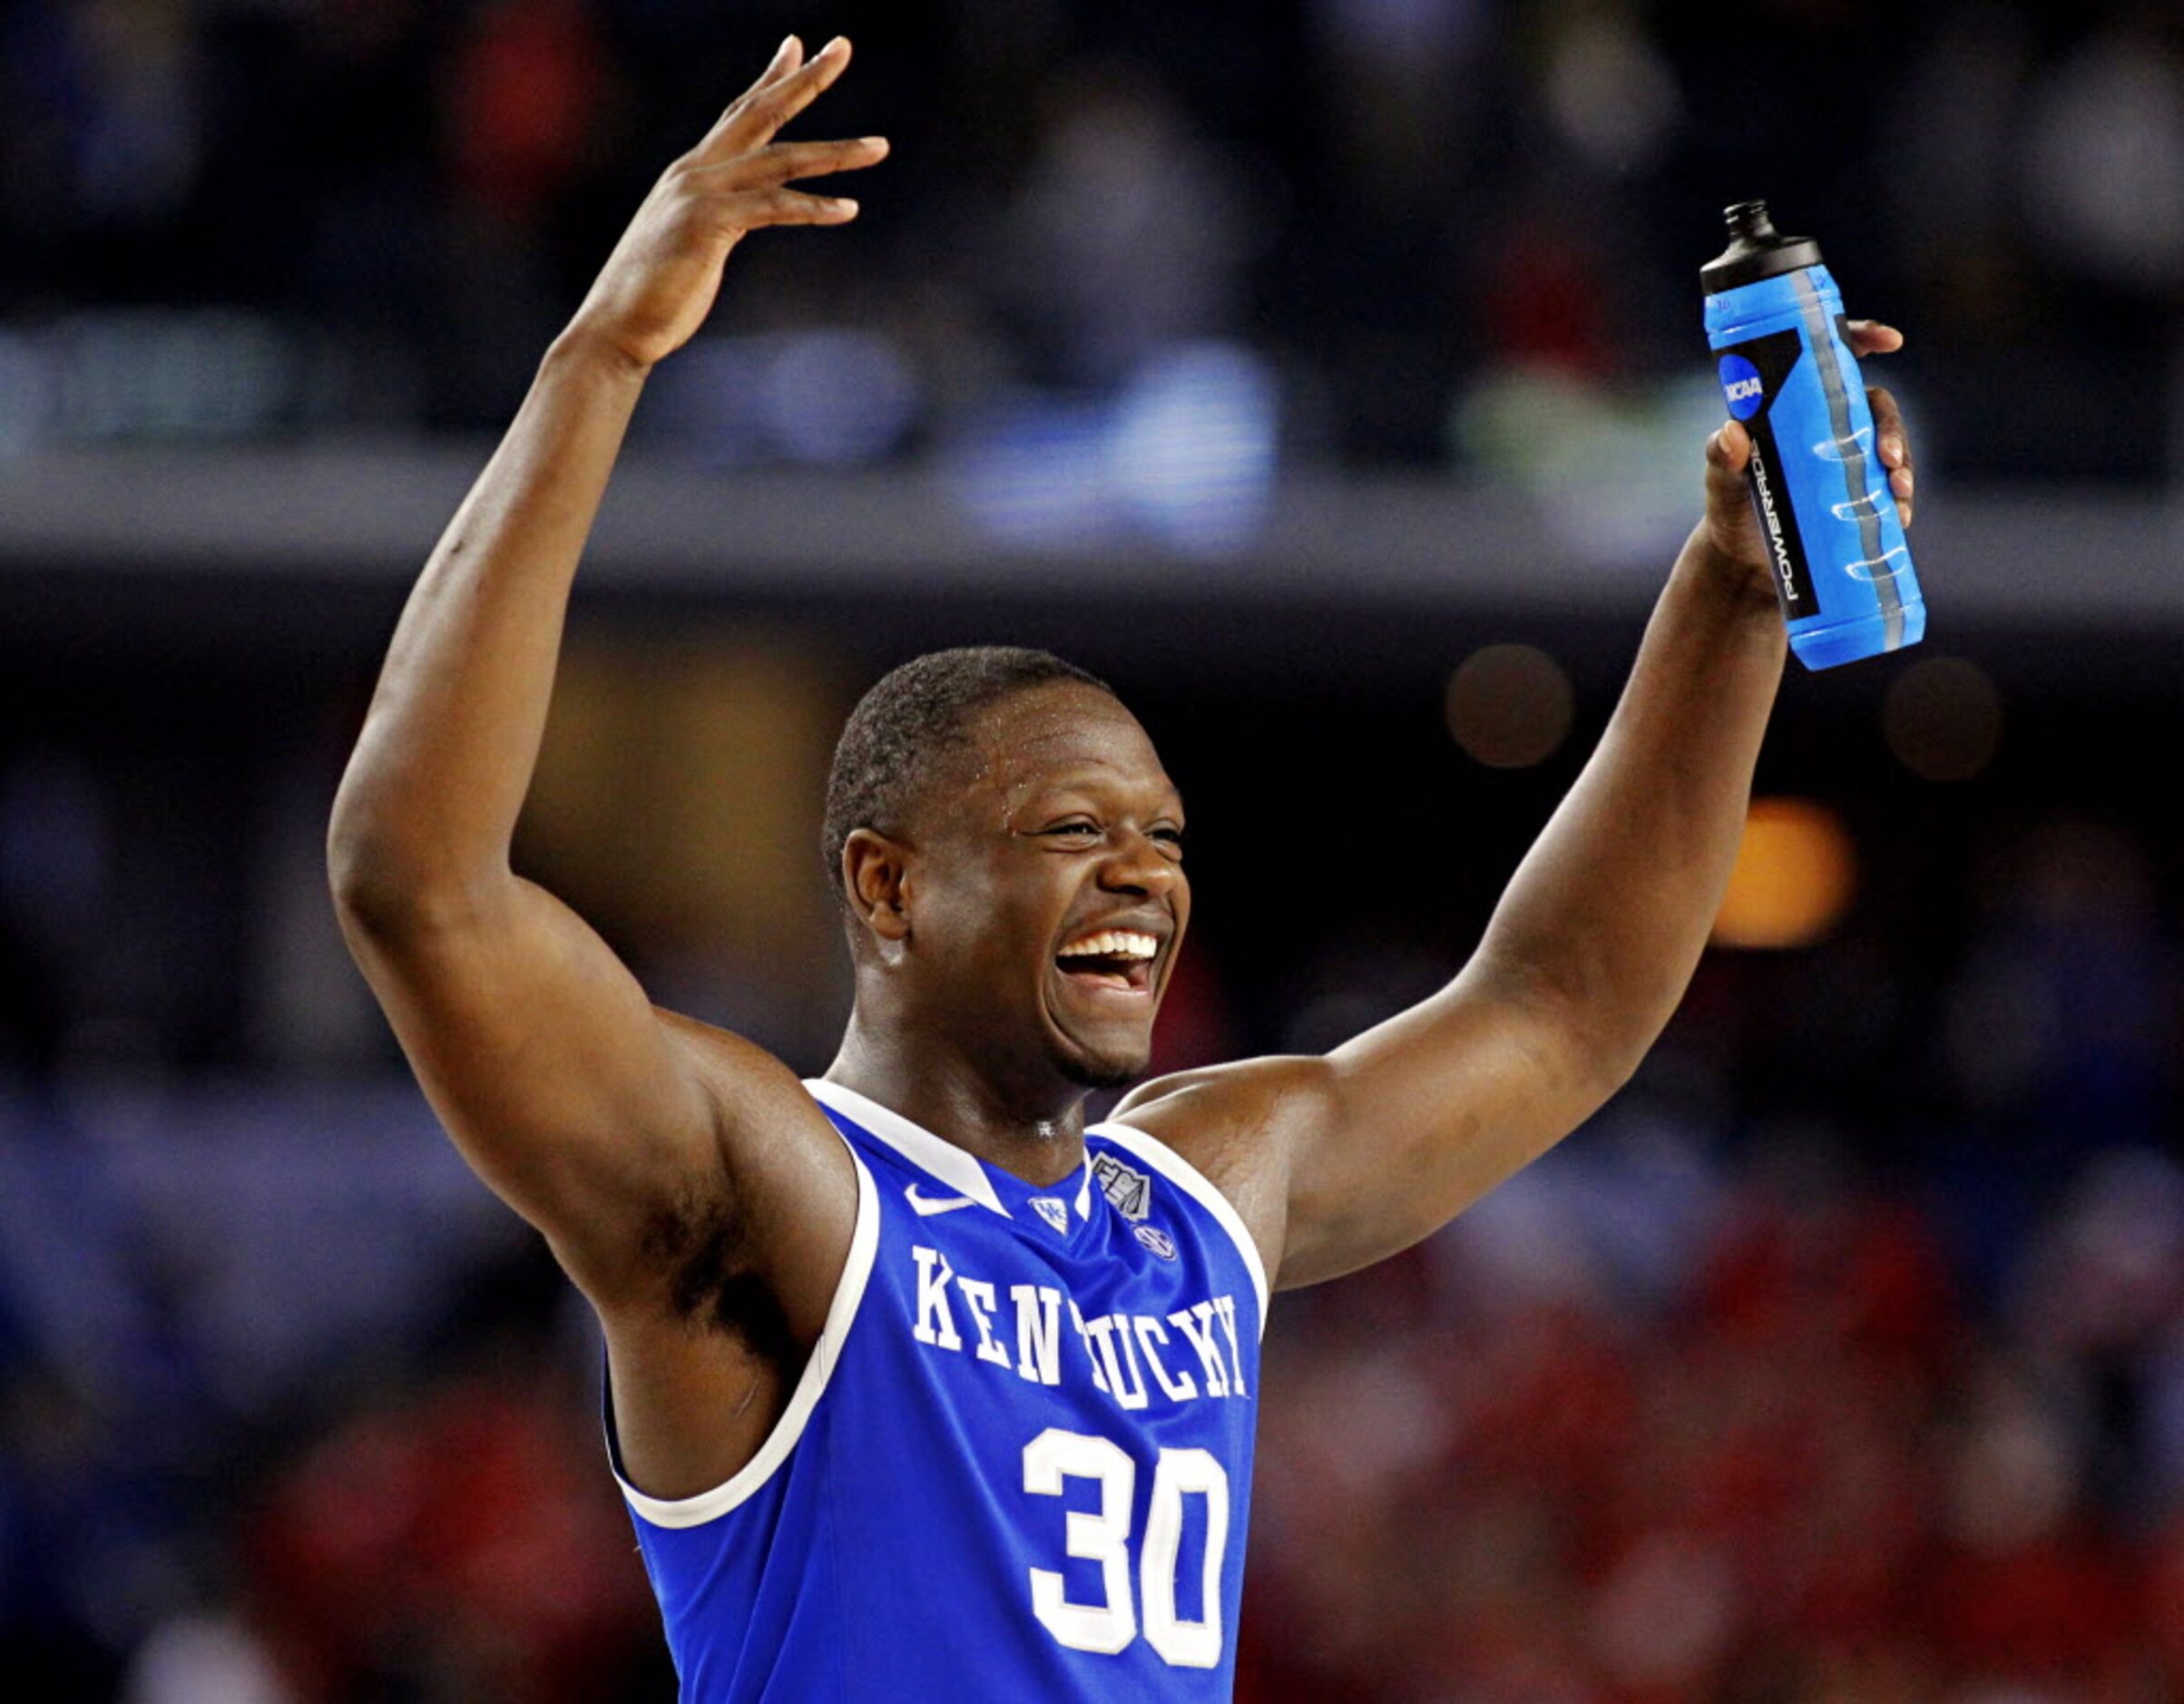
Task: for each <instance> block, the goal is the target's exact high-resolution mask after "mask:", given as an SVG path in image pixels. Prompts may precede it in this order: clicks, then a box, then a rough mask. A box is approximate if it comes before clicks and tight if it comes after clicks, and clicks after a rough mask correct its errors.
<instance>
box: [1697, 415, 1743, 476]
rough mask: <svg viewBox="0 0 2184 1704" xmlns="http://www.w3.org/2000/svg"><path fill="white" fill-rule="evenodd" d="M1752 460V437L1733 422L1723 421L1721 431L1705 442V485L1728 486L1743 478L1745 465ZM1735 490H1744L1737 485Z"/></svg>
mask: <svg viewBox="0 0 2184 1704" xmlns="http://www.w3.org/2000/svg"><path fill="white" fill-rule="evenodd" d="M1751 459H1752V437H1751V434H1750V433H1748V432H1747V431H1746V430H1745V429H1744V427H1743V426H1741V425H1740V424H1738V422H1737V421H1734V420H1724V421H1723V422H1722V423H1721V430H1720V431H1719V432H1717V433H1715V434H1714V436H1712V437H1710V438H1709V439H1708V440H1707V441H1706V467H1707V483H1708V484H1709V485H1715V484H1728V483H1736V482H1740V481H1741V480H1742V479H1743V478H1744V469H1745V465H1746V464H1747V463H1748V462H1749V461H1750V460H1751ZM1737 489H1738V490H1739V491H1741V490H1743V489H1744V487H1743V485H1741V484H1737Z"/></svg>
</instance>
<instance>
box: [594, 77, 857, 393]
mask: <svg viewBox="0 0 2184 1704" xmlns="http://www.w3.org/2000/svg"><path fill="white" fill-rule="evenodd" d="M847 64H849V44H848V42H847V40H846V39H845V38H843V37H841V36H838V35H837V36H836V37H835V38H834V40H832V41H831V42H828V44H827V45H826V46H825V47H823V48H821V49H820V50H819V51H818V53H817V54H814V55H813V56H812V57H811V58H810V59H809V60H806V59H805V57H804V46H803V44H802V43H801V42H800V41H798V39H797V38H796V37H795V36H793V35H792V36H790V37H789V38H788V40H787V41H785V42H783V43H782V44H781V46H780V51H779V52H778V53H777V54H774V57H773V63H772V64H770V65H769V66H767V68H766V70H765V72H764V73H763V74H762V75H761V76H760V77H759V80H758V82H756V83H753V84H751V86H750V87H749V89H748V90H746V91H745V92H744V93H742V94H741V95H740V96H739V97H738V98H737V99H736V101H735V102H734V103H733V104H732V105H730V107H729V109H728V111H727V112H725V113H722V114H721V115H720V122H718V123H716V124H715V125H714V126H713V127H712V129H711V130H710V132H707V134H706V136H705V139H704V140H703V141H702V142H700V143H699V144H698V145H697V146H696V147H695V148H693V149H691V150H690V152H688V153H686V154H684V155H683V156H682V157H681V159H680V160H678V161H676V162H674V164H672V165H671V166H670V167H669V168H668V169H667V170H666V171H664V172H662V173H661V177H660V181H658V182H657V183H655V184H654V185H653V186H652V190H651V194H649V195H647V196H646V197H645V199H644V203H643V205H642V206H641V207H640V208H639V209H638V210H637V216H636V217H635V218H634V219H633V220H631V221H630V228H629V230H626V231H624V232H623V233H622V240H621V241H620V242H619V243H617V244H616V245H615V247H614V252H613V253H612V255H611V256H610V257H609V258H608V260H607V263H606V266H605V268H604V269H602V271H601V272H600V275H599V278H598V279H597V280H596V281H595V282H594V283H593V286H592V289H591V293H590V294H589V295H588V296H586V297H585V299H584V303H583V308H580V309H579V310H578V312H577V315H576V318H575V320H574V322H573V325H572V327H571V329H572V330H573V331H575V332H579V333H586V334H590V335H592V336H595V337H597V338H600V339H601V340H602V341H603V342H604V343H605V344H606V345H607V346H608V347H610V348H614V349H616V350H618V351H620V352H621V353H622V355H623V356H625V357H627V358H628V359H629V360H630V361H631V362H632V364H633V365H635V366H636V367H640V368H643V367H651V366H652V365H653V364H654V363H656V362H658V361H660V360H661V359H663V358H664V357H667V356H670V355H671V354H673V353H674V352H675V351H676V350H677V349H679V348H681V347H682V345H683V344H684V343H686V342H688V341H689V339H690V337H691V335H692V334H693V333H694V332H696V330H697V329H698V328H699V327H700V325H702V324H703V323H704V321H705V316H706V314H707V313H708V312H709V311H710V309H711V308H712V305H713V299H714V297H715V296H716V295H718V294H719V292H720V269H721V267H722V266H723V265H724V264H725V262H726V261H727V260H728V256H729V252H730V250H732V249H733V248H734V247H735V246H736V244H737V243H738V242H739V241H740V240H742V238H743V235H744V233H745V232H746V231H751V230H759V228H760V227H762V226H766V225H841V224H847V222H848V221H849V220H852V219H855V218H856V217H857V203H856V202H855V201H850V200H848V199H847V198H845V197H841V196H832V195H814V194H811V193H808V192H807V191H801V190H794V189H791V188H789V187H788V186H789V185H790V184H791V183H795V182H798V181H801V180H805V179H808V178H819V177H827V176H829V175H831V174H832V173H834V172H837V171H857V170H858V169H859V168H861V167H864V166H870V165H877V164H878V163H879V162H880V161H882V160H884V159H886V155H887V143H886V140H885V139H884V138H882V137H878V136H865V137H860V138H858V139H857V140H856V141H854V142H776V141H775V140H774V138H775V136H776V135H777V134H778V133H779V131H780V129H781V127H782V126H783V125H785V124H787V123H788V121H789V120H790V119H792V118H794V117H796V115H797V114H798V113H801V112H802V111H803V110H804V109H805V108H806V107H808V106H809V105H810V104H811V103H812V102H813V101H815V100H817V99H818V97H819V96H820V95H821V94H822V93H825V92H826V91H827V89H828V88H829V87H830V86H831V85H832V84H833V83H834V81H835V80H836V79H837V77H839V76H840V75H841V74H842V72H843V69H844V68H845V67H846V66H847Z"/></svg>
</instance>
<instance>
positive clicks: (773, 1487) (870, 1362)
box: [610, 1082, 1267, 1704]
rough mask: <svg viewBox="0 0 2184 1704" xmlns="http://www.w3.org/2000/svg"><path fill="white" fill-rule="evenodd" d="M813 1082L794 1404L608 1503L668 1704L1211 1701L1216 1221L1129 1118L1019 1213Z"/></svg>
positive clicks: (1232, 1365)
mask: <svg viewBox="0 0 2184 1704" xmlns="http://www.w3.org/2000/svg"><path fill="white" fill-rule="evenodd" d="M808 1086H809V1087H810V1089H811V1092H812V1094H813V1095H814V1096H815V1098H817V1099H818V1102H820V1104H821V1105H822V1106H823V1107H824V1108H825V1109H826V1111H827V1114H828V1118H829V1119H830V1120H831V1121H833V1123H834V1125H835V1128H836V1129H837V1131H840V1132H841V1134H842V1137H843V1140H844V1141H846V1142H847V1144H848V1146H849V1149H850V1151H851V1153H852V1155H853V1156H854V1157H855V1160H856V1162H857V1186H858V1205H857V1231H856V1234H855V1237H854V1239H853V1240H852V1244H851V1249H850V1255H849V1259H848V1262H847V1266H846V1267H845V1268H844V1270H843V1273H842V1277H841V1281H840V1283H839V1285H838V1287H837V1290H836V1294H835V1298H834V1301H833V1305H832V1307H831V1308H830V1310H829V1312H828V1319H827V1324H826V1327H825V1329H824V1331H823V1332H822V1334H821V1336H820V1339H819V1342H818V1345H817V1346H816V1347H815V1348H814V1350H813V1352H812V1356H811V1359H810V1361H809V1363H808V1366H806V1368H805V1370H804V1373H803V1376H802V1377H801V1378H800V1380H799V1381H798V1386H797V1388H796V1390H795V1392H794V1394H793V1395H792V1396H791V1398H790V1401H789V1405H788V1411H787V1413H786V1414H784V1415H783V1416H782V1419H781V1421H780V1423H779V1425H778V1426H777V1427H776V1428H775V1430H774V1432H773V1433H772V1435H769V1437H768V1439H767V1440H766V1442H765V1444H763V1445H762V1446H761V1448H760V1449H759V1454H757V1456H756V1457H754V1458H753V1459H752V1461H751V1462H750V1464H749V1465H748V1466H746V1467H745V1468H744V1469H743V1470H742V1471H741V1472H740V1473H739V1474H736V1475H735V1476H734V1477H733V1478H732V1479H730V1481H729V1482H728V1483H727V1484H723V1485H720V1486H718V1487H716V1488H715V1489H714V1490H712V1491H710V1492H706V1493H702V1494H700V1495H699V1496H696V1497H690V1498H685V1499H681V1500H679V1501H673V1502H669V1501H663V1500H661V1499H657V1498H652V1497H648V1496H646V1495H645V1494H644V1493H641V1492H640V1491H638V1490H636V1489H635V1488H634V1487H632V1486H631V1485H629V1484H626V1482H625V1483H624V1484H623V1487H622V1489H623V1493H624V1495H625V1497H626V1498H627V1500H628V1502H629V1504H630V1508H631V1511H632V1515H633V1517H634V1519H635V1523H636V1528H637V1537H638V1543H639V1546H640V1548H641V1550H642V1552H643V1553H644V1559H645V1565H646V1568H647V1570H648V1571H649V1572H650V1573H651V1578H652V1584H653V1587H654V1589H655V1591H657V1592H658V1593H659V1596H660V1602H661V1612H662V1615H663V1617H664V1619H665V1621H666V1625H667V1634H668V1642H669V1646H670V1648H671V1650H672V1651H673V1652H674V1657H675V1662H676V1667H677V1670H678V1671H679V1673H680V1674H681V1680H682V1696H683V1698H684V1699H687V1700H693V1701H702V1704H744V1701H746V1700H758V1699H797V1700H816V1699H877V1698H888V1699H951V1700H953V1699H970V1700H983V1699H1031V1698H1036V1699H1043V1700H1062V1701H1064V1704H1068V1701H1072V1700H1082V1704H1093V1701H1094V1700H1097V1701H1098V1704H1119V1701H1122V1700H1148V1701H1151V1700H1161V1701H1163V1704H1166V1701H1169V1700H1174V1701H1177V1704H1181V1701H1184V1700H1189V1701H1191V1704H1198V1701H1200V1700H1210V1699H1227V1698H1228V1697H1229V1693H1230V1690H1231V1686H1232V1677H1233V1670H1234V1666H1235V1648H1236V1644H1235V1632H1236V1613H1237V1606H1238V1603H1239V1599H1240V1596H1241V1591H1242V1583H1243V1553H1244V1537H1245V1523H1246V1515H1247V1513H1248V1511H1249V1506H1250V1497H1251V1444H1252V1432H1253V1427H1254V1425H1255V1422H1256V1419H1257V1409H1258V1405H1257V1402H1256V1401H1255V1400H1254V1393H1255V1392H1256V1390H1257V1388H1258V1338H1259V1333H1260V1331H1261V1329H1262V1328H1263V1324H1264V1320H1265V1317H1266V1305H1267V1282H1266V1274H1265V1270H1264V1268H1263V1266H1262V1265H1261V1262H1260V1260H1259V1257H1258V1249H1256V1247H1254V1245H1253V1244H1252V1242H1251V1239H1250V1236H1249V1232H1248V1231H1246V1230H1245V1229H1244V1227H1243V1225H1242V1222H1241V1221H1240V1220H1239V1219H1238V1218H1237V1215H1236V1213H1235V1210H1234V1209H1233V1208H1231V1207H1230V1206H1229V1202H1228V1201H1227V1200H1225V1199H1223V1198H1222V1197H1221V1195H1220V1194H1219V1191H1217V1190H1215V1189H1214V1188H1213V1187H1212V1185H1211V1184H1210V1183H1208V1182H1207V1180H1205V1179H1204V1178H1203V1177H1201V1176H1200V1174H1199V1173H1198V1172H1197V1171H1196V1170H1194V1169H1192V1167H1191V1166H1190V1164H1189V1163H1188V1162H1187V1161H1185V1160H1183V1159H1182V1158H1181V1157H1180V1156H1179V1155H1177V1154H1175V1153H1173V1152H1172V1151H1170V1150H1169V1149H1167V1148H1166V1147H1164V1146H1163V1145H1162V1144H1161V1143H1160V1142H1158V1141H1153V1140H1152V1139H1151V1138H1150V1137H1148V1136H1145V1135H1142V1134H1141V1133H1140V1132H1138V1131H1132V1130H1129V1129H1126V1128H1123V1127H1121V1126H1117V1125H1095V1126H1094V1127H1093V1128H1092V1130H1090V1131H1087V1132H1086V1134H1085V1162H1084V1165H1083V1166H1082V1169H1081V1170H1080V1171H1079V1172H1078V1173H1076V1174H1075V1175H1073V1176H1072V1177H1071V1178H1069V1179H1068V1180H1065V1181H1064V1182H1063V1183H1061V1184H1057V1185H1053V1186H1052V1187H1049V1188H1046V1189H1036V1188H1033V1186H1032V1185H1029V1184H1027V1183H1025V1182H1023V1180H1021V1179H1018V1178H1016V1177H1014V1176H1012V1175H1011V1174H1009V1173H1007V1172H1005V1171H1002V1170H998V1169H995V1168H992V1167H988V1166H986V1165H984V1164H983V1163H982V1162H981V1161H979V1160H976V1159H974V1157H973V1156H971V1155H970V1154H968V1153H966V1152H965V1151H963V1150H962V1149H960V1148H957V1147H955V1145H954V1144H952V1143H950V1142H947V1141H943V1140H942V1139H941V1138H940V1137H939V1136H936V1135H935V1134H934V1133H933V1132H932V1131H926V1130H924V1129H922V1128H920V1127H919V1126H917V1125H916V1124H913V1123H911V1122H910V1121H908V1120H906V1119H904V1118H902V1117H900V1116H899V1115H897V1114H896V1113H894V1112H889V1111H888V1110H887V1109H886V1108H885V1107H881V1106H878V1105H876V1104H875V1103H873V1102H870V1101H868V1100H866V1099H865V1098H864V1097H863V1096H861V1095H858V1094H856V1093H853V1092H850V1091H847V1090H845V1089H842V1088H839V1087H837V1085H835V1084H832V1083H827V1082H814V1083H812V1084H810V1085H808ZM611 1443H612V1438H611V1435H610V1444H611ZM617 1468H618V1471H619V1462H618V1463H617Z"/></svg>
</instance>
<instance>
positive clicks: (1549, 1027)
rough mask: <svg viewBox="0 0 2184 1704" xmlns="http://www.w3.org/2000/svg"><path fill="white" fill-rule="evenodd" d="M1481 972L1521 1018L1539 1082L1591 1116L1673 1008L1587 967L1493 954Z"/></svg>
mask: <svg viewBox="0 0 2184 1704" xmlns="http://www.w3.org/2000/svg"><path fill="white" fill-rule="evenodd" d="M1482 968H1483V969H1484V970H1485V972H1486V974H1487V975H1488V977H1489V978H1490V980H1491V984H1492V985H1494V989H1495V992H1496V994H1497V995H1498V996H1499V998H1501V999H1502V1000H1503V1002H1504V1003H1505V1004H1508V1005H1510V1006H1511V1007H1513V1008H1515V1009H1517V1010H1519V1011H1521V1012H1523V1013H1524V1014H1526V1016H1527V1022H1526V1023H1525V1025H1524V1029H1525V1031H1526V1033H1529V1034H1531V1035H1533V1037H1535V1038H1536V1041H1535V1045H1536V1046H1537V1048H1538V1050H1539V1052H1540V1053H1541V1054H1542V1055H1543V1057H1541V1058H1540V1059H1539V1060H1538V1061H1537V1062H1536V1063H1537V1065H1538V1067H1539V1069H1540V1072H1541V1073H1542V1076H1543V1080H1544V1081H1546V1082H1551V1083H1552V1084H1553V1085H1554V1087H1555V1089H1556V1090H1557V1091H1558V1092H1560V1093H1562V1094H1563V1095H1565V1096H1567V1097H1568V1098H1569V1099H1571V1100H1572V1102H1582V1103H1583V1104H1585V1105H1586V1106H1587V1107H1588V1108H1590V1109H1591V1110H1597V1109H1599V1108H1600V1107H1601V1106H1604V1105H1606V1104H1607V1102H1610V1101H1611V1100H1613V1099H1614V1098H1615V1096H1616V1095H1618V1094H1620V1093H1621V1092H1622V1091H1623V1089H1624V1088H1626V1087H1627V1086H1628V1085H1629V1083H1630V1082H1631V1079H1632V1078H1633V1077H1635V1076H1636V1075H1637V1074H1638V1068H1639V1067H1640V1065H1642V1064H1643V1063H1645V1060H1646V1055H1647V1054H1648V1053H1651V1052H1652V1050H1653V1043H1655V1042H1656V1041H1658V1040H1659V1039H1660V1033H1661V1031H1662V1030H1663V1029H1664V1028H1665V1027H1666V1026H1667V1023H1668V1020H1669V1017H1670V1013H1671V1010H1672V1008H1670V1009H1662V1008H1661V1006H1660V1002H1659V1001H1658V999H1657V998H1654V997H1651V995H1652V991H1651V990H1644V991H1640V990H1633V989H1631V988H1628V987H1626V986H1622V985H1621V984H1618V983H1617V982H1616V981H1615V979H1614V978H1613V977H1612V976H1611V975H1610V974H1607V971H1606V967H1605V966H1603V965H1599V964H1597V963H1594V962H1591V961H1586V960H1582V959H1581V960H1576V961H1572V960H1569V959H1545V958H1542V959H1524V958H1520V957H1516V956H1514V955H1494V956H1493V958H1492V960H1491V961H1490V964H1489V965H1486V966H1483V967H1482ZM1587 1115H1588V1116H1590V1112H1588V1114H1587Z"/></svg>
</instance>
